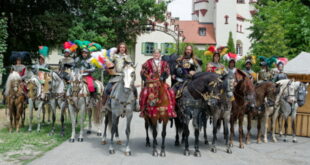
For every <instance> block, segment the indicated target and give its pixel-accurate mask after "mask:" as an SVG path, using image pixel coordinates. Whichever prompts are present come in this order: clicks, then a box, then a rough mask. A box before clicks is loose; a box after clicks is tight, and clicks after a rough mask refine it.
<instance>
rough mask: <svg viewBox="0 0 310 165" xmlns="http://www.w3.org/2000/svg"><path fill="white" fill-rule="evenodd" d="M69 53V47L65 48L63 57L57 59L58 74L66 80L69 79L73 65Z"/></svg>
mask: <svg viewBox="0 0 310 165" xmlns="http://www.w3.org/2000/svg"><path fill="white" fill-rule="evenodd" d="M71 53H72V52H71V50H70V49H65V50H64V58H62V59H61V60H60V61H59V66H60V68H59V71H60V76H61V77H62V78H63V79H64V80H66V81H67V82H68V81H69V80H70V76H69V75H70V74H69V73H70V69H72V67H73V66H74V59H73V58H72V57H70V55H71Z"/></svg>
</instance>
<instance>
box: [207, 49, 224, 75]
mask: <svg viewBox="0 0 310 165" xmlns="http://www.w3.org/2000/svg"><path fill="white" fill-rule="evenodd" d="M220 62H221V55H220V53H219V52H214V54H213V58H212V62H209V63H208V64H207V69H206V71H207V72H214V73H217V74H219V75H225V74H226V73H227V71H226V69H225V66H224V65H223V64H221V63H220Z"/></svg>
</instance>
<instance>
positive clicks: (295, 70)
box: [284, 52, 310, 74]
mask: <svg viewBox="0 0 310 165" xmlns="http://www.w3.org/2000/svg"><path fill="white" fill-rule="evenodd" d="M284 72H285V73H287V74H310V53H308V52H301V53H300V54H299V55H298V56H296V57H295V58H293V59H292V60H290V61H289V62H288V63H287V64H286V65H285V67H284Z"/></svg>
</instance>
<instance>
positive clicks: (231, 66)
mask: <svg viewBox="0 0 310 165" xmlns="http://www.w3.org/2000/svg"><path fill="white" fill-rule="evenodd" d="M235 73H236V60H235V59H233V58H231V59H229V61H228V74H232V75H234V74H235Z"/></svg>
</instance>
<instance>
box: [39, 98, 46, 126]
mask: <svg viewBox="0 0 310 165" xmlns="http://www.w3.org/2000/svg"><path fill="white" fill-rule="evenodd" d="M40 102H41V100H40ZM42 102H43V101H42ZM39 104H40V103H39ZM38 110H40V107H39V106H38ZM45 112H46V110H45V107H44V104H43V105H42V124H44V123H45Z"/></svg>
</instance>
